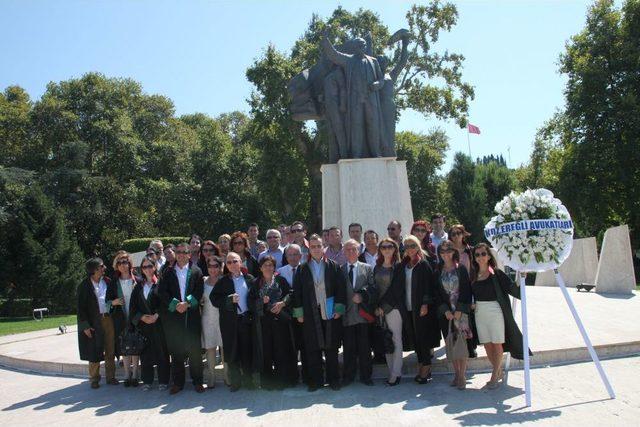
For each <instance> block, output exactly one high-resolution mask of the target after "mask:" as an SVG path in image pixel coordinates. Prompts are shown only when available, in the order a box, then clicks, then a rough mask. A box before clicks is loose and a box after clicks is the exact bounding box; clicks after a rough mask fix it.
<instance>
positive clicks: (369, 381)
mask: <svg viewBox="0 0 640 427" xmlns="http://www.w3.org/2000/svg"><path fill="white" fill-rule="evenodd" d="M360 382H361V383H362V384H364V385H366V386H369V387H371V386H372V385H373V381H372V380H371V379H368V380H363V381H360Z"/></svg>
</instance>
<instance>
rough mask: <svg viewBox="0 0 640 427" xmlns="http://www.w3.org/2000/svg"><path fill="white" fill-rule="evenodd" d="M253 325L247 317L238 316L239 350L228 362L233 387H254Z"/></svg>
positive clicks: (237, 349)
mask: <svg viewBox="0 0 640 427" xmlns="http://www.w3.org/2000/svg"><path fill="white" fill-rule="evenodd" d="M251 328H252V324H251V322H250V321H249V319H248V318H247V317H245V316H242V315H238V325H237V328H236V333H237V334H238V337H237V348H236V352H235V354H234V355H233V356H234V357H232V358H230V359H229V360H227V359H226V358H225V362H227V366H228V368H229V382H230V383H231V385H232V386H237V387H240V386H244V387H252V386H253V378H252V377H251V374H252V373H253V337H252V335H251Z"/></svg>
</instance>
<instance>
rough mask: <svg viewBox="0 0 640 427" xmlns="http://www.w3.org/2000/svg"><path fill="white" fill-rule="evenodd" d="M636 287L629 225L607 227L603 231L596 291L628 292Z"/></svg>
mask: <svg viewBox="0 0 640 427" xmlns="http://www.w3.org/2000/svg"><path fill="white" fill-rule="evenodd" d="M635 287H636V278H635V272H634V271H633V259H632V255H631V239H630V238H629V226H627V225H621V226H618V227H613V228H609V229H608V230H607V231H606V232H605V233H604V239H603V241H602V251H600V263H599V264H598V273H597V274H596V292H598V293H618V294H630V293H632V292H633V290H634V289H635Z"/></svg>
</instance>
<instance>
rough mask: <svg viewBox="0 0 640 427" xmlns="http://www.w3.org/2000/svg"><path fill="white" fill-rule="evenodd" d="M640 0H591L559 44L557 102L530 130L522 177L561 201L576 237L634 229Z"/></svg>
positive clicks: (638, 201) (639, 148)
mask: <svg viewBox="0 0 640 427" xmlns="http://www.w3.org/2000/svg"><path fill="white" fill-rule="evenodd" d="M639 28H640V1H638V0H627V1H625V2H624V3H623V4H622V7H621V8H617V7H616V6H615V4H614V2H613V1H611V0H599V1H596V2H595V3H594V4H593V6H592V7H591V8H590V9H589V12H588V14H587V21H586V25H585V28H584V29H583V30H582V31H580V32H579V33H578V34H576V35H575V36H573V37H572V38H571V40H570V41H569V42H568V43H567V44H566V49H565V52H564V53H563V54H562V55H561V57H560V72H561V73H563V74H564V75H565V76H566V78H567V83H566V86H565V90H564V94H565V107H564V108H563V109H562V110H561V111H559V112H558V113H556V114H555V116H554V117H553V118H552V119H551V120H550V121H549V122H547V123H546V124H545V125H544V126H543V127H542V128H541V129H540V131H539V132H538V135H537V137H536V141H535V143H534V151H533V153H532V156H531V159H530V162H529V164H528V165H527V166H526V168H525V169H527V170H526V171H524V173H522V176H521V178H522V179H523V181H522V184H523V185H527V186H532V187H534V186H535V187H539V186H545V187H548V188H549V189H551V190H552V191H554V193H555V194H556V195H557V196H558V197H559V198H560V199H561V200H562V201H563V202H564V203H565V205H566V206H567V208H568V209H569V211H570V212H571V214H572V217H573V219H574V223H575V224H576V226H577V232H578V235H579V236H597V235H598V234H600V233H601V232H602V230H604V229H606V228H607V227H610V226H614V225H618V224H621V223H626V224H629V226H630V229H631V233H632V240H633V242H634V246H637V244H638V241H639V240H638V239H639V236H640V235H639V234H638V233H639V230H640V186H638V183H639V182H640V67H639V66H638V64H640V31H639Z"/></svg>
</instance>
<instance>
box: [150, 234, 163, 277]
mask: <svg viewBox="0 0 640 427" xmlns="http://www.w3.org/2000/svg"><path fill="white" fill-rule="evenodd" d="M163 252H164V246H163V244H162V240H158V239H156V240H152V241H151V242H150V243H149V247H148V248H147V255H151V256H153V257H154V259H155V260H156V268H157V269H158V271H160V269H161V268H162V266H163V265H164V263H165V262H167V258H165V256H164V253H163Z"/></svg>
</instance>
